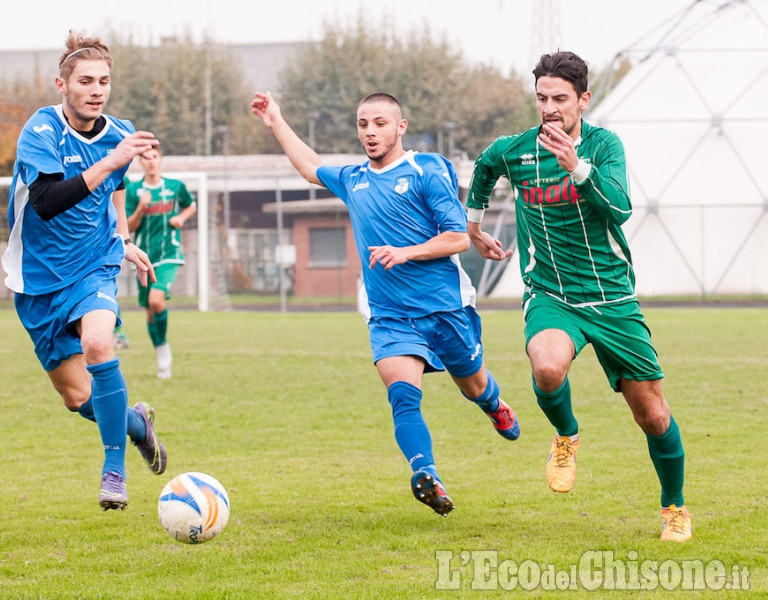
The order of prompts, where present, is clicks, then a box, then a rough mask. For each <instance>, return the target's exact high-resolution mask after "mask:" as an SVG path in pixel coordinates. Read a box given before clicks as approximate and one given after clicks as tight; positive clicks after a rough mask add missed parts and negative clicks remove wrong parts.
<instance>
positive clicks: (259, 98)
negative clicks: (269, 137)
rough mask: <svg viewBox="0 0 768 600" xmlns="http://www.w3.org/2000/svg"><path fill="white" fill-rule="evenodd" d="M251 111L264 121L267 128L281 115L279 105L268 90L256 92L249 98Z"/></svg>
mask: <svg viewBox="0 0 768 600" xmlns="http://www.w3.org/2000/svg"><path fill="white" fill-rule="evenodd" d="M251 112H252V113H253V114H254V115H256V116H257V117H259V118H260V119H261V120H262V121H264V125H266V126H267V127H269V128H272V126H273V125H274V124H275V122H276V121H277V120H278V119H279V118H280V117H281V114H280V105H278V103H277V102H276V101H275V99H274V98H273V97H272V94H271V93H270V92H256V93H255V94H254V95H253V100H251Z"/></svg>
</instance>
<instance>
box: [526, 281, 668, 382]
mask: <svg viewBox="0 0 768 600" xmlns="http://www.w3.org/2000/svg"><path fill="white" fill-rule="evenodd" d="M524 310H525V345H526V347H528V343H529V342H530V341H531V338H532V337H533V336H534V335H536V334H537V333H539V332H541V331H544V330H545V329H559V330H561V331H564V332H565V333H567V334H568V336H569V337H570V338H571V340H572V341H573V346H574V348H575V354H574V358H575V357H576V356H578V354H579V352H581V350H582V349H583V348H584V346H586V345H587V344H592V347H593V348H594V350H595V354H596V355H597V360H598V361H600V364H601V365H602V367H603V371H605V374H606V375H607V377H608V381H609V383H610V384H611V387H612V388H613V389H614V390H615V391H617V392H619V391H621V378H622V377H624V378H625V379H633V380H636V381H648V380H652V379H661V378H662V377H664V373H663V372H662V371H661V367H660V366H659V360H658V357H657V355H656V350H654V348H653V344H652V343H651V331H650V329H648V326H647V325H646V324H645V318H644V317H643V314H642V313H641V312H640V304H639V303H638V301H637V300H634V299H633V300H625V301H623V302H617V303H615V304H601V305H599V306H595V307H591V306H586V307H573V306H569V305H568V304H565V303H564V302H561V301H560V300H557V299H555V298H551V297H548V296H542V295H537V296H533V297H531V298H530V300H528V302H527V303H526V304H525V306H524Z"/></svg>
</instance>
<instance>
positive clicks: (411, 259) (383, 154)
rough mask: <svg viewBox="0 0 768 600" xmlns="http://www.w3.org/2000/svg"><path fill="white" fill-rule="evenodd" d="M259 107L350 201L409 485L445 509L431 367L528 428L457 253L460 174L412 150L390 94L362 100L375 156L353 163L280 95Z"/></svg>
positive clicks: (511, 427)
mask: <svg viewBox="0 0 768 600" xmlns="http://www.w3.org/2000/svg"><path fill="white" fill-rule="evenodd" d="M251 107H252V110H253V112H254V114H255V115H257V116H258V117H259V118H261V119H262V120H263V122H264V124H265V125H266V126H267V127H269V128H270V129H271V130H272V133H273V134H274V135H275V137H276V139H277V141H278V142H279V143H280V145H281V146H282V148H283V150H284V151H285V153H286V154H287V156H288V158H289V159H290V160H291V163H292V164H293V165H294V167H296V169H297V170H298V171H299V173H300V174H301V175H302V176H303V177H304V178H305V179H306V180H307V181H309V182H310V183H319V184H321V185H324V186H325V187H327V188H328V189H329V190H331V191H332V192H333V193H335V194H336V195H337V196H338V197H339V198H341V199H342V200H343V201H344V203H345V204H346V205H347V208H348V210H349V216H350V219H351V221H352V230H353V232H354V235H355V243H356V245H357V250H358V254H359V256H360V261H361V263H362V265H363V290H362V291H363V292H364V296H365V300H364V301H363V304H364V306H365V309H364V312H365V313H366V318H367V321H368V327H369V330H370V341H371V349H372V352H373V361H374V364H375V365H376V368H377V370H378V373H379V376H380V377H381V380H382V382H383V383H384V385H385V387H386V388H387V397H388V399H389V402H390V405H391V407H392V418H393V421H394V426H395V439H396V440H397V443H398V446H399V447H400V450H401V451H402V453H403V455H404V456H405V458H406V460H407V461H408V463H409V465H410V467H411V470H412V475H411V491H412V492H413V494H414V496H415V497H416V498H417V499H418V500H419V501H420V502H423V503H424V504H426V505H427V506H429V507H430V508H432V509H433V510H434V511H435V512H436V513H438V514H440V515H443V516H445V515H447V514H448V513H449V512H450V511H451V510H452V509H453V507H454V505H453V501H452V500H451V498H450V497H449V496H448V494H447V492H446V490H445V486H444V485H443V482H442V480H441V479H440V476H439V474H438V472H437V467H436V466H435V460H434V456H433V452H432V440H431V437H430V433H429V430H428V428H427V425H426V423H425V421H424V418H423V416H422V414H421V400H422V392H421V385H422V377H423V375H424V373H425V372H427V373H428V372H431V371H442V370H447V371H448V372H449V373H450V374H451V376H452V377H453V380H454V382H455V383H456V385H457V386H458V387H459V389H460V390H461V392H462V394H463V395H464V396H465V397H466V398H468V399H469V400H471V401H473V402H475V403H476V404H477V405H478V406H479V407H480V408H481V409H482V410H483V412H484V413H485V414H486V415H487V416H488V417H489V418H490V419H491V422H492V423H493V426H494V427H495V429H496V431H498V433H499V434H500V435H501V436H503V437H504V438H506V439H508V440H515V439H517V437H518V436H519V435H520V426H519V423H518V421H517V418H516V416H515V413H514V411H513V410H512V409H511V408H510V407H509V406H507V405H506V404H505V403H504V402H503V401H502V400H501V398H499V393H500V392H499V385H498V384H497V383H496V381H495V379H494V378H493V375H492V374H491V372H490V371H489V370H488V369H486V367H485V364H484V361H483V346H482V342H481V339H480V335H481V331H480V317H479V316H478V314H477V312H475V309H474V298H475V290H474V288H473V287H472V285H471V283H470V281H469V277H468V276H467V274H466V273H465V272H464V270H463V269H462V268H461V265H460V264H459V261H458V258H457V257H456V256H455V255H456V253H457V252H461V251H463V250H466V249H467V248H468V247H469V239H468V237H467V232H466V229H467V221H466V214H465V212H464V209H463V207H462V205H461V203H460V202H459V199H458V181H457V177H456V173H455V171H454V169H453V167H452V165H451V163H450V162H449V161H448V160H447V159H445V158H444V157H442V156H440V155H439V154H429V153H416V152H412V151H408V152H406V151H405V150H404V148H403V145H402V137H403V134H405V131H406V128H407V121H406V120H405V119H403V116H402V111H401V108H400V103H399V102H398V101H397V99H395V98H394V97H393V96H391V95H390V94H386V93H376V94H371V95H370V96H367V97H366V98H364V99H363V100H362V101H361V102H360V104H359V105H358V107H357V132H358V138H359V140H360V143H361V144H362V146H363V148H364V149H365V153H366V155H367V156H368V160H367V161H366V162H364V163H363V164H362V165H349V166H345V167H328V166H324V165H323V164H322V163H321V160H320V157H319V156H318V155H317V154H316V153H315V151H314V150H312V149H311V148H310V147H309V146H307V145H306V144H305V143H304V142H302V141H301V140H300V139H299V137H298V136H297V135H296V133H295V132H294V131H293V130H292V129H291V128H290V126H289V125H288V124H287V123H286V121H285V120H284V119H283V117H282V115H281V113H280V108H279V106H278V105H277V103H276V102H275V100H274V98H272V95H271V94H269V93H266V94H265V93H261V92H257V93H256V95H255V96H254V99H253V101H252V102H251Z"/></svg>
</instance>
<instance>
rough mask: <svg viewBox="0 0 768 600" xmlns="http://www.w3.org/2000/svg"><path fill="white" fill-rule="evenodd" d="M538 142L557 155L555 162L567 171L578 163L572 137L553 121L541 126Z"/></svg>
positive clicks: (571, 169)
mask: <svg viewBox="0 0 768 600" xmlns="http://www.w3.org/2000/svg"><path fill="white" fill-rule="evenodd" d="M539 142H540V143H541V145H542V146H544V148H546V149H547V150H549V151H550V152H551V153H552V154H554V155H555V156H556V157H557V162H558V163H559V164H560V166H561V167H562V168H563V169H565V170H566V171H568V172H569V173H570V172H571V171H573V170H574V169H575V168H576V166H577V165H578V164H579V157H578V155H577V154H576V148H575V147H574V145H573V139H572V138H571V136H570V135H568V134H567V133H566V132H565V131H564V130H563V129H561V128H560V127H558V126H557V125H555V124H554V123H544V124H543V125H542V126H541V131H540V133H539Z"/></svg>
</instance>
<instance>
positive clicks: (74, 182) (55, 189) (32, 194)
mask: <svg viewBox="0 0 768 600" xmlns="http://www.w3.org/2000/svg"><path fill="white" fill-rule="evenodd" d="M62 177H63V175H62V174H61V173H54V174H53V175H51V174H49V173H40V175H38V176H37V179H35V181H34V182H33V183H32V185H31V186H29V201H30V203H31V204H32V208H34V209H35V212H36V213H37V214H38V215H39V216H40V218H41V219H42V220H43V221H50V220H51V219H53V217H55V216H56V215H60V214H61V213H63V212H64V211H66V210H69V209H70V208H72V207H73V206H75V204H77V203H78V202H80V201H81V200H83V199H84V198H86V197H87V196H88V195H89V194H90V193H91V191H90V190H89V189H88V186H87V185H85V179H83V176H82V175H76V176H75V177H71V178H70V179H62Z"/></svg>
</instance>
